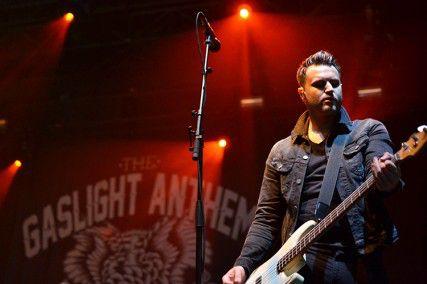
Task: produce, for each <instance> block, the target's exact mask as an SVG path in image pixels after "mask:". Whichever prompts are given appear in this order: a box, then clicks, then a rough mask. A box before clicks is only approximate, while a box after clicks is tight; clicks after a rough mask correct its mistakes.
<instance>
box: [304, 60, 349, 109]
mask: <svg viewBox="0 0 427 284" xmlns="http://www.w3.org/2000/svg"><path fill="white" fill-rule="evenodd" d="M298 93H299V95H300V97H301V100H302V101H303V103H304V104H305V105H306V107H307V109H308V110H309V111H310V112H312V113H315V114H318V115H322V114H331V113H336V112H337V111H339V110H340V108H341V103H342V85H341V79H340V75H339V73H338V71H337V69H335V67H332V66H327V65H311V66H309V67H308V68H307V72H306V80H305V83H304V86H302V87H299V88H298Z"/></svg>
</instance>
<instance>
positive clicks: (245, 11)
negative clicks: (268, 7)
mask: <svg viewBox="0 0 427 284" xmlns="http://www.w3.org/2000/svg"><path fill="white" fill-rule="evenodd" d="M249 10H250V8H249V7H247V6H242V7H240V9H239V15H240V18H242V19H244V20H247V19H248V18H249V14H250V11H249Z"/></svg>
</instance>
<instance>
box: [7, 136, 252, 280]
mask: <svg viewBox="0 0 427 284" xmlns="http://www.w3.org/2000/svg"><path fill="white" fill-rule="evenodd" d="M223 156H224V150H223V149H222V148H219V147H218V146H217V144H216V143H215V142H207V143H206V144H205V165H204V204H205V212H206V242H205V247H206V259H205V264H206V268H205V276H204V283H218V282H219V281H220V279H221V276H222V274H223V273H225V272H226V269H228V268H229V266H230V265H232V263H233V261H234V259H235V258H236V257H237V256H238V253H239V250H240V248H241V245H242V242H243V240H244V236H245V234H246V232H247V229H248V227H249V225H250V222H251V220H252V218H253V214H254V211H255V201H256V196H257V192H247V191H246V190H244V189H243V188H227V187H226V186H225V185H224V184H223V179H222V175H223ZM236 172H238V171H236ZM245 174H246V175H247V174H248V173H244V174H243V176H244V175H245ZM236 177H238V175H236ZM237 184H238V183H237ZM243 184H244V183H242V187H243ZM249 194H250V195H251V196H247V195H249ZM196 197H197V170H196V163H195V162H194V161H192V160H191V153H190V152H189V151H188V145H186V144H185V143H182V142H179V143H178V142H156V141H151V142H141V141H109V142H90V143H84V144H82V145H69V146H61V147H58V148H57V149H49V150H45V151H41V152H40V153H38V154H37V155H36V156H35V157H33V159H32V163H31V164H25V162H24V166H23V168H22V169H20V173H19V174H18V175H17V176H16V177H15V180H14V183H13V184H12V186H11V188H10V191H9V193H8V196H7V198H6V200H5V202H4V204H3V208H2V219H3V222H4V224H5V225H4V227H3V230H2V245H4V246H5V248H2V250H3V252H2V254H3V256H2V259H3V264H2V269H3V270H4V271H3V273H4V274H3V278H4V281H5V282H6V283H194V282H195V263H196V260H195V247H196V234H195V225H194V215H195V200H196Z"/></svg>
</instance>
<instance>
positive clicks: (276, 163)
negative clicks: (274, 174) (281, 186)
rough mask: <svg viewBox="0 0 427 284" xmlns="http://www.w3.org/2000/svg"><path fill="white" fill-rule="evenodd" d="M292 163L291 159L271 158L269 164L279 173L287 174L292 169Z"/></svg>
mask: <svg viewBox="0 0 427 284" xmlns="http://www.w3.org/2000/svg"><path fill="white" fill-rule="evenodd" d="M293 165H294V161H293V160H283V159H273V161H272V162H271V166H272V167H273V168H274V169H275V170H276V171H278V172H279V173H280V174H281V175H283V174H285V175H286V174H288V173H289V172H290V171H291V170H292V166H293Z"/></svg>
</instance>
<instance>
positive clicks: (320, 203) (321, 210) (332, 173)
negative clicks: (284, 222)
mask: <svg viewBox="0 0 427 284" xmlns="http://www.w3.org/2000/svg"><path fill="white" fill-rule="evenodd" d="M351 129H352V127H350V132H349V133H343V134H338V135H337V136H336V137H335V139H334V142H333V144H332V148H331V152H330V155H329V159H328V162H327V164H326V170H325V175H324V177H323V182H322V187H321V188H320V193H319V198H318V200H317V204H316V211H315V218H316V221H320V220H322V219H323V218H325V216H326V215H327V214H328V213H329V206H330V205H331V201H332V196H333V195H334V191H335V185H336V183H337V177H338V170H339V168H340V165H341V158H342V156H343V150H344V146H345V144H346V142H347V139H348V137H349V136H350V133H351Z"/></svg>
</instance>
